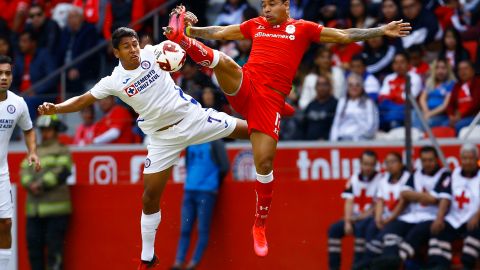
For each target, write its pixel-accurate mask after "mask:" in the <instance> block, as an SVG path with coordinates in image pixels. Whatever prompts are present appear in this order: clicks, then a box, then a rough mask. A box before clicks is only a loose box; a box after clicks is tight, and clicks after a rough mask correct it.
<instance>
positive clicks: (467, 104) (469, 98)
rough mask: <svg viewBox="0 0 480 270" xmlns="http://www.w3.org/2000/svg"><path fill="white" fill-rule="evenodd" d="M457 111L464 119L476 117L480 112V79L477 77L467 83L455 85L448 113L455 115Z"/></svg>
mask: <svg viewBox="0 0 480 270" xmlns="http://www.w3.org/2000/svg"><path fill="white" fill-rule="evenodd" d="M456 110H458V112H460V115H461V117H462V118H464V117H467V116H472V115H473V116H475V115H476V114H477V113H478V112H479V111H480V77H475V78H473V80H471V81H469V82H467V83H462V82H457V83H456V84H455V86H454V87H453V90H452V96H451V98H450V102H449V104H448V107H447V112H448V114H449V115H453V114H455V112H456Z"/></svg>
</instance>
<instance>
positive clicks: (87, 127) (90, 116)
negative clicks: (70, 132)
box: [73, 105, 95, 145]
mask: <svg viewBox="0 0 480 270" xmlns="http://www.w3.org/2000/svg"><path fill="white" fill-rule="evenodd" d="M80 114H81V116H82V120H83V123H82V124H80V125H78V126H77V130H76V131H75V137H74V138H73V144H76V145H86V144H91V143H92V142H93V135H94V131H95V125H94V121H95V108H94V107H93V105H90V106H88V107H85V108H84V109H82V110H81V111H80Z"/></svg>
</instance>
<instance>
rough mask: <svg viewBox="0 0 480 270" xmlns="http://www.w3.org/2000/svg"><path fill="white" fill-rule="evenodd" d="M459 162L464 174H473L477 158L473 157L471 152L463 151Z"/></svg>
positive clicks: (476, 165)
mask: <svg viewBox="0 0 480 270" xmlns="http://www.w3.org/2000/svg"><path fill="white" fill-rule="evenodd" d="M460 162H461V164H462V170H464V171H465V172H469V173H471V172H474V171H475V170H476V169H477V167H478V157H477V156H475V153H474V152H473V151H464V152H463V153H461V154H460Z"/></svg>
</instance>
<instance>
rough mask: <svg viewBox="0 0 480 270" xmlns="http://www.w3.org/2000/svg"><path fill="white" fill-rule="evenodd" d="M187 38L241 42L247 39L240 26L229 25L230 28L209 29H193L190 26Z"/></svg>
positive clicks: (187, 30)
mask: <svg viewBox="0 0 480 270" xmlns="http://www.w3.org/2000/svg"><path fill="white" fill-rule="evenodd" d="M186 33H187V36H189V37H194V38H203V39H214V40H239V39H245V37H244V36H243V34H242V31H240V25H239V24H234V25H228V26H208V27H193V26H188V27H187V28H186Z"/></svg>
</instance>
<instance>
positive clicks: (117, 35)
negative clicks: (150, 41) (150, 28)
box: [112, 27, 140, 49]
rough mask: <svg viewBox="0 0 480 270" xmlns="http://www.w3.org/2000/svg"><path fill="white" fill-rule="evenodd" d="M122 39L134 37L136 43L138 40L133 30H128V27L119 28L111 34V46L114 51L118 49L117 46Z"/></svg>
mask: <svg viewBox="0 0 480 270" xmlns="http://www.w3.org/2000/svg"><path fill="white" fill-rule="evenodd" d="M124 37H134V38H136V39H137V40H138V41H139V40H140V39H139V38H138V34H137V32H135V30H133V29H131V28H128V27H119V28H117V29H116V30H115V31H113V33H112V46H113V48H115V49H118V46H119V45H120V41H121V40H122V38H124Z"/></svg>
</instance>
